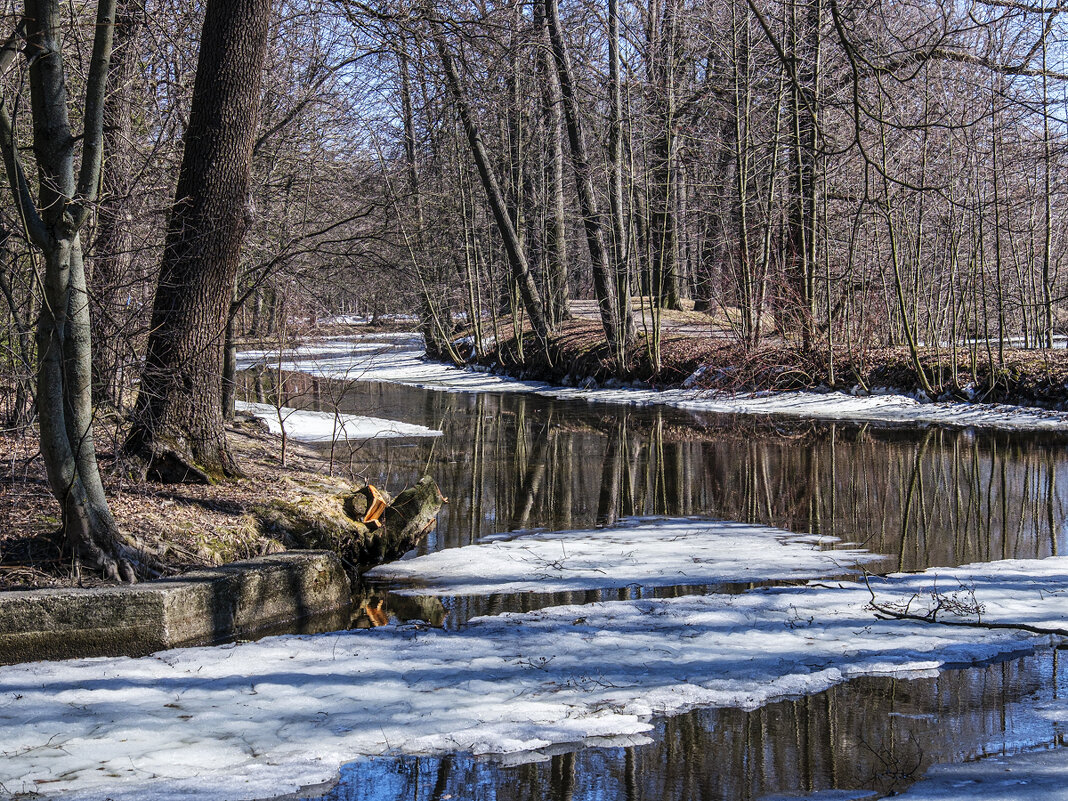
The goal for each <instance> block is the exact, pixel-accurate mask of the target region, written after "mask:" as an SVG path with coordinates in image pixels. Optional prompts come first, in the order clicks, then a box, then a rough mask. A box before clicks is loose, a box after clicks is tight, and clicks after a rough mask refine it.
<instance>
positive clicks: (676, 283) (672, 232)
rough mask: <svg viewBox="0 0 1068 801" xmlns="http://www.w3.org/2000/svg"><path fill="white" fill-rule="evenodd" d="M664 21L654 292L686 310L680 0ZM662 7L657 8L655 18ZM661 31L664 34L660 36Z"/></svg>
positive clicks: (655, 55) (657, 80)
mask: <svg viewBox="0 0 1068 801" xmlns="http://www.w3.org/2000/svg"><path fill="white" fill-rule="evenodd" d="M663 7H664V13H663V19H662V20H656V19H651V20H650V21H649V30H650V31H651V32H654V33H653V35H652V36H651V37H650V42H649V51H650V52H649V63H650V72H652V75H651V76H650V77H651V78H652V79H653V83H654V86H655V91H656V92H657V94H656V100H655V109H656V112H655V114H654V120H653V125H654V126H655V130H654V134H653V142H652V157H653V164H652V194H653V197H652V203H651V206H652V209H651V215H650V221H649V233H650V235H651V236H652V257H653V264H652V268H653V287H652V291H651V292H650V294H651V295H652V296H653V297H654V298H655V300H656V301H657V302H658V303H659V304H660V305H661V306H662V307H663V308H665V309H676V310H677V309H681V308H682V294H681V287H680V280H679V243H678V238H679V237H678V216H677V214H676V211H677V207H678V193H679V176H678V164H677V162H678V141H677V140H678V135H677V132H676V130H675V129H676V127H677V120H676V117H677V116H678V114H677V109H676V96H675V95H676V87H675V80H676V78H675V73H676V62H677V60H678V53H677V40H678V35H677V29H678V21H677V14H676V13H675V11H676V10H675V0H664V6H663ZM655 8H656V4H654V5H653V9H654V11H651V12H650V13H655ZM657 26H659V33H658V34H657V33H655V32H656V29H657Z"/></svg>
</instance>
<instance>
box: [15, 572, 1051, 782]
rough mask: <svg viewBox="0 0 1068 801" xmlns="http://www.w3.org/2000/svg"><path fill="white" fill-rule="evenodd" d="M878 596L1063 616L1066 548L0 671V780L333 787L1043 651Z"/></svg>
mask: <svg viewBox="0 0 1068 801" xmlns="http://www.w3.org/2000/svg"><path fill="white" fill-rule="evenodd" d="M753 558H754V559H759V558H760V553H759V552H757V553H754V554H753ZM873 594H874V597H875V598H877V599H878V600H879V601H880V602H884V603H898V604H906V603H907V604H909V606H910V608H911V609H912V610H913V611H916V612H920V613H922V612H923V611H924V609H928V608H933V606H934V605H936V600H935V599H936V598H938V597H943V596H945V597H952V598H956V599H957V600H958V601H959V603H956V607H955V608H956V609H957V610H958V611H959V612H960V614H962V615H964V616H965V617H964V618H963V619H960V618H952V612H950V611H945V612H944V614H945V615H946V616H947V620H948V619H951V618H952V619H953V620H956V621H957V622H975V619H976V617H977V615H981V618H982V620H983V621H988V622H995V623H1013V624H1016V623H1027V624H1031V625H1035V626H1041V625H1056V626H1063V625H1064V624H1063V621H1064V620H1065V619H1068V558H1066V557H1052V558H1049V559H1046V560H1040V561H1039V560H1030V561H1025V560H1016V561H1009V562H995V563H989V564H983V565H973V566H967V567H962V568H952V569H937V570H931V571H928V572H927V573H924V574H917V575H898V576H893V577H889V578H887V579H872V580H871V584H870V586H869V585H868V584H867V583H865V582H843V583H838V584H828V583H826V582H824V583H823V584H816V585H811V586H805V587H789V588H772V589H760V590H754V591H751V592H747V593H744V594H742V595H724V594H718V595H708V596H688V597H682V598H676V599H661V600H640V601H617V602H609V603H600V604H590V605H583V606H565V607H555V608H550V609H544V610H540V611H537V612H529V613H524V614H507V615H501V616H498V617H493V618H479V619H476V620H475V621H473V622H472V623H471V624H469V625H468V626H466V627H464V628H463V629H461V630H459V631H455V632H450V631H444V630H437V629H426V628H423V627H420V626H418V625H409V626H404V627H396V628H386V629H378V630H371V631H351V632H337V633H332V634H324V635H316V636H288V637H275V638H268V639H266V640H261V641H259V642H255V643H244V644H239V645H232V646H224V647H217V648H193V649H187V650H180V651H168V652H163V653H160V654H156V655H154V656H150V657H145V658H141V659H88V660H78V661H71V662H59V663H33V664H25V665H16V666H9V667H4V668H0V792H6V793H9V794H17V793H28V792H39V793H42V794H43V795H44V796H45V797H56V798H73V799H102V798H111V799H115V800H116V801H118V800H119V799H131V800H132V799H138V801H143V800H147V799H177V798H189V797H196V798H198V799H230V800H231V801H236V800H237V799H245V798H262V797H271V796H276V795H278V794H280V793H283V792H286V791H287V790H295V789H297V788H298V787H300V786H302V785H309V784H314V783H318V782H322V781H325V780H329V779H331V778H332V777H334V776H335V775H336V773H337V770H338V767H339V765H341V764H342V763H344V762H346V761H349V760H352V759H354V758H356V757H358V756H360V755H374V754H384V753H446V752H452V751H469V752H472V753H475V754H480V753H514V752H523V751H529V750H533V749H539V748H544V747H548V746H551V745H553V744H558V743H574V742H579V741H582V740H583V739H584V738H588V737H618V736H630V737H640V736H641V735H642V733H643V732H644V731H647V730H648V727H649V722H648V721H649V720H650V718H651V716H653V715H658V714H671V713H675V712H681V711H684V710H686V709H690V708H693V707H698V706H738V707H744V708H754V707H757V706H760V705H763V704H765V703H767V702H768V701H771V700H773V699H776V698H780V697H784V696H792V695H802V694H808V693H812V692H816V691H819V690H821V689H824V688H826V687H828V686H831V685H833V684H836V683H838V682H841V681H845V680H848V679H850V678H852V677H855V676H861V675H871V674H895V675H915V674H921V675H922V674H926V673H929V672H931V671H934V670H937V669H939V668H941V667H944V666H946V665H950V664H953V665H959V664H970V663H974V662H976V661H981V660H987V659H992V658H995V657H997V656H999V655H1004V654H1009V653H1016V652H1021V651H1027V650H1031V649H1033V648H1036V647H1043V646H1045V645H1047V644H1048V643H1049V642H1050V636H1049V635H1043V634H1035V633H1028V632H1025V631H1021V630H1019V629H987V628H978V627H971V626H948V625H940V624H938V623H934V624H931V623H923V622H916V621H909V620H896V619H893V620H884V619H879V618H878V617H877V616H876V614H875V613H874V612H873V611H872V609H871V608H870V606H869V604H870V601H871V600H872V597H873ZM939 594H941V595H939ZM961 599H963V600H961ZM969 610H971V611H969Z"/></svg>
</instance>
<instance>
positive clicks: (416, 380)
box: [238, 334, 1068, 431]
mask: <svg viewBox="0 0 1068 801" xmlns="http://www.w3.org/2000/svg"><path fill="white" fill-rule="evenodd" d="M423 356H424V351H423V343H422V338H421V337H420V336H419V335H418V334H397V335H393V336H391V337H383V336H382V335H370V336H368V337H357V338H351V339H347V340H331V341H328V342H324V343H320V344H317V345H316V344H313V345H307V346H304V347H301V348H297V349H295V350H291V351H284V352H283V353H282V355H281V361H280V362H279V355H278V354H277V353H273V354H272V353H270V352H267V351H249V352H247V353H242V354H238V361H239V365H240V366H242V367H249V366H252V365H253V364H257V363H260V364H268V365H270V366H272V367H276V366H280V367H281V369H283V370H289V371H297V372H305V373H311V374H314V375H320V376H323V377H327V378H337V379H351V380H360V381H382V382H391V383H398V384H407V385H409V386H416V387H423V388H426V389H437V390H443V391H447V392H532V393H536V394H539V395H545V396H548V397H552V398H558V399H561V400H585V401H589V402H591V403H593V402H596V403H616V404H626V405H633V406H651V405H655V404H664V405H667V406H675V407H679V408H683V409H691V410H693V411H704V412H714V413H720V414H745V415H777V416H781V417H791V418H797V419H810V420H811V419H818V420H843V421H849V422H875V423H912V424H939V425H951V426H961V427H974V428H997V429H1006V430H1009V429H1011V430H1018V431H1032V430H1058V429H1064V428H1065V427H1068V412H1057V411H1049V410H1045V409H1037V408H1030V407H1021V406H1008V405H999V404H969V403H920V402H919V401H917V400H916V399H914V398H910V397H907V396H905V395H893V394H886V395H871V396H866V397H856V396H853V395H847V394H845V393H843V392H827V393H818V392H755V393H726V392H710V391H702V390H699V389H671V390H663V391H658V390H652V389H638V388H631V387H621V388H617V389H596V388H590V389H583V388H576V387H560V386H556V385H553V384H547V383H544V382H538V381H520V380H518V379H514V378H508V377H504V376H498V375H491V374H489V373H486V372H481V371H478V370H471V369H468V370H465V369H460V368H458V367H453V366H451V365H447V364H441V363H439V362H433V361H427V360H426V359H424V358H423Z"/></svg>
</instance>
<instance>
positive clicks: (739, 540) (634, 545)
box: [366, 519, 880, 595]
mask: <svg viewBox="0 0 1068 801" xmlns="http://www.w3.org/2000/svg"><path fill="white" fill-rule="evenodd" d="M835 541H836V540H835V539H834V538H829V537H823V538H820V537H814V536H806V535H799V534H791V533H790V532H788V531H783V530H782V529H777V528H770V527H768V526H757V525H749V524H746V523H734V522H729V521H722V520H677V519H674V520H672V519H632V520H629V521H625V522H624V523H623V524H622V525H620V526H617V527H615V528H601V529H591V530H588V531H554V532H545V533H534V534H523V535H520V536H512V537H509V538H507V539H503V538H499V537H496V538H493V539H492V540H491V541H486V542H482V543H480V544H477V545H469V546H466V547H463V548H447V549H445V550H442V551H437V552H435V553H432V554H428V555H426V556H420V557H418V558H416V559H409V560H406V561H403V562H393V563H391V564H387V565H380V566H378V567H376V568H374V569H373V570H371V571H370V572H369V573H367V574H366V575H367V577H368V578H373V579H384V580H390V579H392V580H400V581H416V582H418V583H419V586H418V588H414V589H408V590H400V592H401V593H402V594H406V595H484V594H492V593H518V592H567V591H569V590H580V589H603V588H606V587H623V586H626V585H628V584H639V585H642V586H647V587H663V586H672V585H697V584H718V583H721V582H752V581H774V580H789V579H801V580H803V579H809V578H813V577H815V576H837V575H843V574H845V573H856V572H859V569H858V565H860V564H862V563H864V562H870V561H873V560H876V559H879V558H880V556H879V555H878V554H873V553H870V552H869V551H865V550H862V549H841V550H835V551H821V550H820V549H819V546H820V545H823V544H830V543H833V542H835ZM756 554H759V558H755V555H756Z"/></svg>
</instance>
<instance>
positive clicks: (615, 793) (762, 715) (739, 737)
mask: <svg viewBox="0 0 1068 801" xmlns="http://www.w3.org/2000/svg"><path fill="white" fill-rule="evenodd" d="M1066 662H1068V654H1065V655H1063V656H1058V653H1057V652H1056V651H1047V652H1045V653H1043V654H1041V655H1032V656H1027V657H1023V658H1017V659H1011V660H1008V661H1004V662H999V663H996V664H993V665H989V666H987V667H978V668H968V669H963V670H948V671H945V672H943V673H941V674H939V675H938V676H937V677H936V678H930V679H913V680H903V679H892V678H864V679H857V680H854V681H851V682H849V683H847V684H843V685H840V686H837V687H835V688H833V689H830V690H827V691H826V692H822V693H819V694H817V695H812V696H807V697H804V698H798V699H794V700H788V701H780V702H778V703H774V704H769V705H767V706H765V707H762V708H760V709H757V710H754V711H750V712H746V711H742V710H737V709H707V710H698V711H695V712H691V713H690V714H687V715H681V716H679V717H673V718H669V719H667V720H662V721H660V722H659V723H658V724H657V727H656V730H655V731H654V732H653V733H652V735H651V737H652V742H651V743H649V744H646V745H636V746H630V747H607V748H605V747H589V748H582V749H578V750H570V751H566V750H565V751H558V752H557V753H556V754H555V755H552V756H548V755H543V756H542V758H541V760H540V761H536V762H526V763H524V764H518V765H504V764H501V763H499V762H494V761H492V760H490V759H477V758H473V757H471V756H470V755H466V754H450V755H446V756H442V757H399V758H393V759H391V758H373V759H365V760H361V761H359V762H354V763H351V764H349V765H348V766H346V767H345V768H344V769H343V770H342V775H341V781H340V782H339V783H338V785H337V786H336V787H335V788H334V789H333V790H332V791H330V792H329V793H327V794H326V796H325V798H326V799H329V801H440V800H443V799H450V798H451V799H454V801H461V800H463V801H542V800H544V801H550V800H551V801H612V800H613V799H620V801H639V799H640V800H641V801H697V800H698V799H707V801H713V800H714V801H750V800H754V801H755V799H768V798H783V797H785V798H797V797H799V796H801V797H805V796H808V795H810V794H811V795H813V796H814V797H815V798H821V797H822V798H826V799H844V798H850V799H853V798H857V799H859V798H877V797H882V796H885V795H887V794H891V793H894V792H900V791H902V790H904V789H906V788H907V787H908V786H909V785H911V784H912V783H913V782H914V781H916V780H917V779H919V778H920V777H922V775H923V773H924V771H925V770H926V769H927V768H928V767H930V766H931V765H933V764H936V763H939V762H950V761H952V762H959V761H963V760H969V759H975V758H977V757H980V756H990V755H995V754H1012V753H1017V752H1019V751H1021V750H1025V749H1031V748H1050V747H1054V746H1063V745H1065V738H1066V736H1068V732H1066V731H1065V730H1064V727H1062V726H1061V725H1059V724H1057V723H1055V722H1051V721H1049V720H1046V719H1045V718H1043V717H1041V716H1039V715H1036V714H1035V713H1034V712H1033V707H1034V705H1036V704H1038V705H1043V706H1046V707H1050V706H1059V705H1060V704H1061V703H1063V702H1062V700H1061V699H1063V698H1064V697H1065V695H1066V693H1068V671H1066V669H1065V663H1066ZM1065 758H1066V759H1068V752H1066V757H1065ZM834 790H838V791H841V793H839V794H834V793H832V792H830V791H834ZM821 791H824V793H825V794H824V795H822V796H821V795H818V793H820V792H821ZM846 791H852V792H846Z"/></svg>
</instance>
